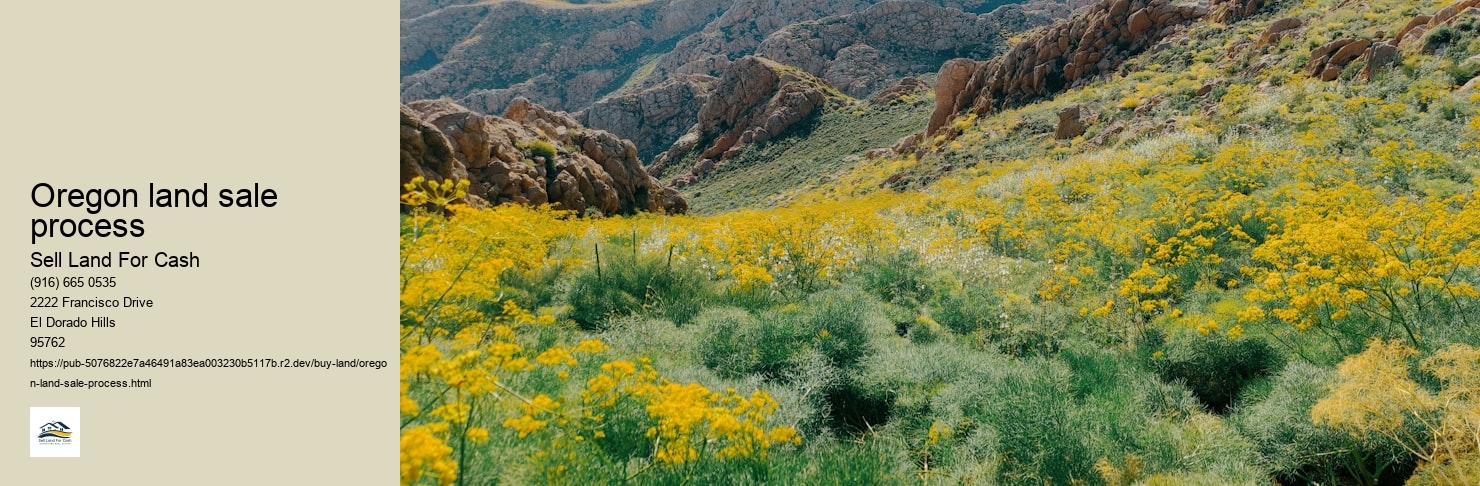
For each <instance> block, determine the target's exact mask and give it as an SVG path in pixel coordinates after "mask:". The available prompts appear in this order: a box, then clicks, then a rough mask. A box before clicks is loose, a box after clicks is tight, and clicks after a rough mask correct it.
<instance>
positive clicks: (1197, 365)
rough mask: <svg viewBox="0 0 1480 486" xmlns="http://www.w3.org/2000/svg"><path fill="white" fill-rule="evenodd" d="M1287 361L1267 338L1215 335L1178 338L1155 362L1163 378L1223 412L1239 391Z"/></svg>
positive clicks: (1158, 372)
mask: <svg viewBox="0 0 1480 486" xmlns="http://www.w3.org/2000/svg"><path fill="white" fill-rule="evenodd" d="M1283 361H1284V360H1283V357H1281V356H1280V354H1279V353H1278V352H1277V351H1275V349H1274V348H1273V347H1271V346H1270V345H1269V343H1266V342H1264V340H1263V339H1258V338H1242V339H1229V338H1227V337H1224V336H1223V335H1221V334H1216V333H1214V334H1209V335H1202V334H1188V335H1185V336H1182V337H1180V338H1174V339H1172V340H1171V341H1170V342H1169V343H1168V344H1167V349H1166V350H1165V351H1164V356H1162V357H1161V358H1159V359H1155V360H1153V361H1152V363H1153V366H1154V367H1155V369H1156V371H1157V374H1159V375H1161V377H1162V379H1165V380H1167V381H1173V382H1181V383H1183V384H1186V385H1187V388H1190V389H1191V390H1192V394H1193V395H1196V396H1197V399H1198V400H1199V401H1201V402H1202V403H1203V404H1204V405H1207V407H1208V408H1209V409H1211V410H1213V411H1214V412H1222V411H1224V410H1225V409H1227V408H1228V405H1229V404H1232V403H1233V400H1234V398H1236V397H1237V396H1238V394H1239V391H1241V390H1243V389H1244V387H1245V386H1247V385H1248V384H1249V383H1251V382H1253V381H1254V380H1256V379H1259V378H1261V377H1265V376H1269V375H1271V374H1273V373H1274V372H1275V371H1277V370H1279V368H1280V367H1281V366H1282V365H1283Z"/></svg>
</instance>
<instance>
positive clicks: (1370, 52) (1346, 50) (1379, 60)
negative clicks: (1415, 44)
mask: <svg viewBox="0 0 1480 486" xmlns="http://www.w3.org/2000/svg"><path fill="white" fill-rule="evenodd" d="M1357 59H1362V60H1363V61H1364V65H1363V67H1362V72H1361V73H1359V74H1358V75H1357V78H1358V79H1360V80H1362V81H1371V80H1372V76H1373V74H1374V73H1375V72H1376V71H1377V70H1379V69H1382V68H1385V67H1388V66H1392V65H1394V64H1398V63H1399V62H1402V60H1403V54H1402V53H1401V52H1399V51H1398V48H1397V47H1396V46H1393V45H1392V44H1389V43H1386V42H1372V41H1369V40H1367V39H1337V40H1334V41H1331V42H1329V43H1327V44H1326V45H1323V46H1320V47H1317V48H1315V50H1313V51H1311V52H1310V62H1307V63H1306V64H1305V75H1307V76H1311V77H1314V78H1317V79H1320V80H1321V81H1333V80H1335V79H1336V78H1338V77H1340V76H1341V72H1342V71H1343V70H1345V69H1346V67H1347V65H1348V64H1351V62H1352V61H1355V60H1357Z"/></svg>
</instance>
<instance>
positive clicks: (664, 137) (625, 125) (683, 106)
mask: <svg viewBox="0 0 1480 486" xmlns="http://www.w3.org/2000/svg"><path fill="white" fill-rule="evenodd" d="M718 81H719V80H718V79H716V78H712V77H709V76H705V75H702V74H690V75H687V76H679V77H678V78H676V79H673V80H670V81H668V82H666V83H663V84H660V85H657V86H653V87H651V88H647V89H643V90H639V91H636V92H633V93H627V94H622V95H616V96H608V97H606V98H602V99H601V100H600V101H597V102H596V103H593V104H592V105H591V107H590V108H587V109H585V110H581V111H580V112H578V113H576V114H575V117H576V120H577V121H579V122H581V124H582V125H585V126H587V127H591V128H595V129H598V130H606V131H608V132H612V133H614V134H616V135H617V136H619V137H622V138H625V139H628V140H631V141H632V143H633V144H634V145H636V146H637V155H638V157H640V158H642V159H643V160H652V158H653V157H655V156H657V155H658V154H659V153H662V151H663V150H665V149H667V148H668V147H669V146H670V145H672V144H673V142H674V141H675V140H678V137H680V136H683V134H684V132H685V131H687V130H688V129H689V127H691V126H693V125H694V123H695V122H698V121H699V114H698V107H700V106H703V105H704V102H705V101H708V100H709V95H710V93H711V92H713V90H714V84H715V83H716V82H718Z"/></svg>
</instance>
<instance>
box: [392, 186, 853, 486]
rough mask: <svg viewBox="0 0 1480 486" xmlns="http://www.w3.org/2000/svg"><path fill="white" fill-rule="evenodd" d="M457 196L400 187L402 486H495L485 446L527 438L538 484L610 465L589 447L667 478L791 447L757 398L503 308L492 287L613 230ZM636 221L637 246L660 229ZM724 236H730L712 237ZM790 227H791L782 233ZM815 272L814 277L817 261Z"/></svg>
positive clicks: (542, 314) (542, 315) (793, 436)
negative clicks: (643, 463) (478, 206)
mask: <svg viewBox="0 0 1480 486" xmlns="http://www.w3.org/2000/svg"><path fill="white" fill-rule="evenodd" d="M465 187H466V184H462V183H456V182H451V181H447V182H443V183H438V184H432V183H424V184H423V185H408V191H409V192H408V193H407V195H406V196H403V200H404V201H405V202H406V203H407V204H408V205H410V206H412V207H413V209H412V210H411V211H410V212H409V214H406V215H404V216H403V219H402V239H401V323H402V329H401V365H400V375H401V380H400V381H401V383H400V395H401V396H400V410H401V416H402V421H401V422H402V423H401V482H402V484H406V485H411V484H425V483H436V484H451V483H453V482H456V481H459V480H470V481H487V480H498V479H497V477H498V476H497V474H500V473H499V472H498V471H488V470H486V469H484V468H481V467H477V464H480V463H481V461H483V459H482V458H483V457H484V456H486V455H488V453H489V451H488V450H487V449H486V444H488V443H490V442H491V441H493V440H494V439H495V437H496V436H498V437H503V439H500V440H513V441H528V442H529V443H530V449H531V450H533V451H536V452H534V453H533V454H532V457H531V459H533V460H534V462H535V463H536V464H543V465H544V467H543V468H542V470H541V471H539V473H540V474H542V475H544V476H545V477H546V479H547V480H553V478H558V477H561V476H562V475H563V474H566V473H568V472H569V471H570V467H571V466H572V465H580V464H600V463H602V461H608V460H618V459H600V460H595V461H593V459H598V458H601V457H604V456H603V452H601V450H602V449H600V448H599V447H598V448H594V449H593V448H591V446H590V445H589V444H591V442H593V441H595V442H603V441H617V440H627V441H638V442H643V443H646V444H647V446H646V447H647V449H648V450H649V452H650V454H649V455H648V456H646V457H645V460H647V461H650V462H651V463H653V464H657V465H662V466H663V467H665V468H666V467H670V466H678V465H683V464H686V463H690V462H694V461H701V460H756V459H761V458H764V457H765V456H766V454H767V453H768V451H769V450H770V449H771V448H772V447H773V445H776V444H793V445H794V444H797V443H800V441H801V437H800V435H799V434H798V433H797V431H796V430H795V429H792V428H790V427H787V426H784V425H768V424H767V423H766V421H767V420H768V419H769V417H770V416H771V415H772V414H773V413H774V412H775V411H776V408H777V403H776V402H775V400H772V399H771V398H770V396H769V395H767V394H766V393H765V392H762V391H756V392H754V393H752V394H751V395H749V396H742V395H740V394H738V393H737V392H735V391H734V390H727V391H725V392H714V391H711V390H710V389H708V388H706V387H704V386H702V385H699V384H694V383H689V384H677V383H672V382H669V381H668V380H666V379H663V378H662V377H661V376H660V375H659V374H658V373H657V371H656V370H654V369H652V367H651V366H650V365H648V364H647V363H646V362H645V361H644V362H643V363H642V364H641V365H640V366H639V365H638V364H636V363H633V362H631V361H626V360H607V359H603V357H602V355H603V354H605V353H607V352H608V351H609V349H610V348H609V347H608V346H607V345H606V344H604V343H602V342H601V341H600V340H597V339H579V340H577V339H572V336H573V335H571V334H569V333H561V332H555V331H556V330H557V329H558V328H559V327H561V326H562V324H561V323H560V322H559V319H558V318H557V313H558V312H559V310H558V309H542V310H530V309H525V308H523V307H521V306H520V305H519V304H518V303H517V302H515V301H514V300H513V299H510V298H508V297H506V294H505V292H504V288H503V286H502V280H501V278H502V277H503V276H506V275H509V274H510V272H531V271H535V270H537V269H540V268H543V267H546V266H549V265H554V264H559V263H564V262H569V261H576V262H579V260H573V259H569V258H567V259H566V260H561V259H560V257H557V255H558V254H560V253H563V252H562V251H560V249H561V248H563V245H566V244H568V243H567V242H569V241H573V240H576V239H578V238H580V237H582V234H583V233H585V234H589V233H590V232H592V231H598V232H602V233H600V234H606V235H613V234H621V233H620V231H621V230H622V228H614V227H610V226H609V225H608V224H607V223H600V222H587V221H579V220H572V219H569V218H568V216H567V215H566V214H564V213H561V212H557V211H552V210H550V209H548V208H529V207H523V206H515V205H506V206H498V207H495V208H492V209H487V210H475V209H471V208H468V207H466V206H463V205H460V204H458V203H457V202H456V201H457V200H458V199H460V198H461V194H462V190H463V188H465ZM454 196H455V197H454ZM638 221H639V222H643V223H649V224H651V225H652V226H649V227H648V228H645V231H644V234H646V235H648V236H649V237H651V236H652V235H653V234H654V233H656V232H658V231H659V230H658V227H660V226H661V224H662V221H661V220H648V221H643V220H641V219H638ZM821 224H822V223H818V225H821ZM604 225H605V226H606V227H604ZM722 227H723V228H726V229H736V228H735V225H729V226H715V227H714V228H712V229H713V230H715V231H718V230H720V229H721V228H722ZM766 228H769V230H770V231H778V232H779V231H782V228H781V227H780V226H766ZM813 228H814V229H817V231H816V233H815V234H823V235H825V234H826V233H827V232H826V230H822V229H818V228H816V227H815V226H814V227H813ZM627 229H628V230H630V229H631V228H627ZM739 229H740V230H754V229H755V228H754V226H748V227H741V228H739ZM793 229H798V228H796V227H793V228H788V230H793ZM634 233H635V232H634ZM669 234H670V236H678V237H683V236H682V233H680V232H678V231H673V232H671V233H669ZM753 234H754V233H753ZM761 234H765V233H764V232H762V233H761ZM773 235H774V234H773ZM707 236H708V235H704V236H703V237H697V236H696V237H693V238H694V239H692V240H691V239H684V240H683V241H684V242H686V244H687V245H688V246H686V248H699V249H702V248H703V247H701V246H699V245H697V244H694V243H695V242H697V241H709V239H708V238H707ZM773 238H776V236H773ZM835 238H839V239H841V236H837V237H835ZM777 241H779V240H777ZM746 243H748V241H747V242H746ZM739 244H740V243H739V242H737V243H735V245H736V246H738V245H739ZM715 248H716V251H720V250H731V251H742V252H743V251H749V250H748V249H745V250H742V249H737V248H733V247H731V246H717V247H715ZM760 248H766V247H764V246H762V247H760ZM793 248H795V249H794V250H793V249H792V248H782V249H781V250H780V251H782V252H783V253H785V252H786V251H788V250H791V251H796V252H798V253H801V254H803V255H810V256H812V257H816V258H819V259H820V258H828V257H826V255H828V253H827V250H818V252H815V253H813V252H810V251H811V250H810V249H809V248H808V247H793ZM706 256H718V254H713V255H706ZM716 261H727V260H720V259H718V258H716ZM738 268H739V270H737V271H736V273H738V274H739V275H737V276H736V277H737V279H739V280H741V282H739V283H740V284H741V285H765V284H769V283H770V277H769V274H767V273H766V272H767V270H766V269H765V268H764V267H758V266H752V267H745V266H743V265H742V266H739V267H738ZM786 268H790V267H786ZM818 268H819V269H820V270H817V271H826V270H825V269H826V266H825V265H823V264H821V263H819V265H818ZM552 336H560V337H556V338H554V339H552ZM572 341H574V342H572ZM597 363H600V364H599V365H598V364H597ZM580 376H590V378H588V379H586V381H585V383H586V386H585V387H584V388H581V387H578V386H576V385H575V384H576V383H579V382H580V381H579V380H577V379H574V378H577V377H580ZM567 383H569V384H570V386H567ZM619 403H622V404H625V403H633V404H637V407H636V409H637V410H640V412H638V413H626V412H628V411H624V410H622V409H620V407H618V404H619ZM614 407H615V408H614ZM624 414H625V415H627V416H626V417H623V415H624ZM634 417H635V418H634ZM621 420H636V421H638V422H640V423H644V424H648V425H646V426H644V427H642V428H641V430H622V429H620V425H619V424H616V422H613V421H617V422H620V421H621ZM627 457H629V456H625V455H624V456H620V460H625V459H626V458H627ZM490 474H492V475H493V476H490Z"/></svg>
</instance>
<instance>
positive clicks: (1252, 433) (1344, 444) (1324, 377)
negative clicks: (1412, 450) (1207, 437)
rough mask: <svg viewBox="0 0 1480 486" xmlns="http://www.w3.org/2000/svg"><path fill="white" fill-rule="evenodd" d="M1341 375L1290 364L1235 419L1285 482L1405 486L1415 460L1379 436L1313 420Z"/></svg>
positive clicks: (1253, 393) (1262, 462) (1260, 388)
mask: <svg viewBox="0 0 1480 486" xmlns="http://www.w3.org/2000/svg"><path fill="white" fill-rule="evenodd" d="M1335 382H1336V373H1335V372H1334V371H1332V370H1330V369H1326V368H1321V367H1319V366H1316V365H1312V364H1308V363H1305V362H1303V361H1296V362H1292V363H1290V364H1289V365H1288V366H1286V367H1285V369H1284V370H1282V371H1280V372H1279V374H1277V375H1275V376H1274V377H1273V378H1272V379H1271V380H1270V381H1269V383H1268V384H1267V385H1264V386H1255V387H1252V388H1251V390H1250V392H1249V395H1250V398H1249V399H1248V401H1249V402H1251V403H1250V404H1249V405H1247V406H1239V407H1236V408H1235V410H1233V412H1232V413H1231V414H1230V417H1229V418H1230V421H1231V422H1232V423H1233V425H1234V426H1235V427H1236V428H1238V430H1239V432H1240V433H1242V434H1243V435H1244V436H1245V437H1248V438H1249V440H1251V441H1252V442H1253V443H1254V445H1255V447H1256V448H1257V449H1258V451H1259V463H1260V465H1261V466H1263V467H1264V468H1265V469H1266V470H1267V471H1269V473H1270V474H1271V475H1273V476H1274V478H1275V479H1276V480H1278V481H1279V482H1280V484H1400V483H1402V480H1403V478H1405V477H1407V476H1408V475H1409V474H1410V473H1412V472H1413V468H1414V465H1415V463H1414V460H1413V458H1412V457H1411V456H1410V455H1409V454H1408V452H1407V451H1405V450H1404V449H1403V447H1402V445H1400V444H1398V443H1396V442H1393V441H1391V440H1388V439H1386V438H1384V437H1382V436H1380V435H1377V434H1371V435H1369V436H1367V437H1354V436H1353V435H1351V434H1349V433H1347V432H1345V431H1342V430H1337V429H1334V428H1331V427H1323V426H1318V425H1316V424H1315V423H1313V422H1312V421H1311V413H1310V409H1311V407H1312V406H1313V405H1315V403H1316V402H1317V401H1320V399H1322V398H1324V397H1325V396H1326V395H1327V394H1328V393H1330V390H1331V386H1332V385H1333V384H1334V383H1335Z"/></svg>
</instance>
